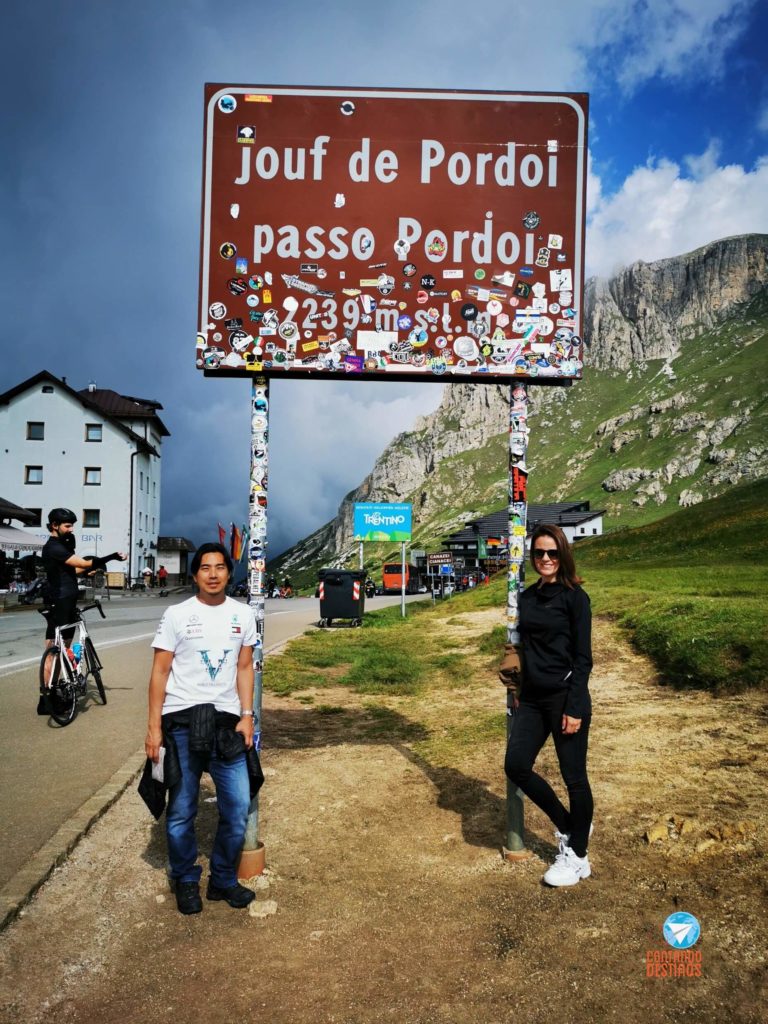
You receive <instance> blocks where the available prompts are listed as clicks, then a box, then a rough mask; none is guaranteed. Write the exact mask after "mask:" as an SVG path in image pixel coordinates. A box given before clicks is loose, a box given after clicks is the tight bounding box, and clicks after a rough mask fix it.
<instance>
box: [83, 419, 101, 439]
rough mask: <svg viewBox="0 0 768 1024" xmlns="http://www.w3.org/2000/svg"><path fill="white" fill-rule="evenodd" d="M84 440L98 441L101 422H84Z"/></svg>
mask: <svg viewBox="0 0 768 1024" xmlns="http://www.w3.org/2000/svg"><path fill="white" fill-rule="evenodd" d="M85 440H86V441H100V440H101V424H100V423H86V424H85Z"/></svg>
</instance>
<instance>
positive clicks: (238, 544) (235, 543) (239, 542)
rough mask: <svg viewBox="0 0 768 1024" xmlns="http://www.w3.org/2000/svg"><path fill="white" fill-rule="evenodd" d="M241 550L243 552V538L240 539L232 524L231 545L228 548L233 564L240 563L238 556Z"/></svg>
mask: <svg viewBox="0 0 768 1024" xmlns="http://www.w3.org/2000/svg"><path fill="white" fill-rule="evenodd" d="M242 550H243V538H242V536H241V534H240V531H239V530H238V528H237V527H236V526H235V524H234V523H232V543H231V547H230V551H229V553H230V555H232V560H233V561H235V562H239V561H240V555H241V553H242Z"/></svg>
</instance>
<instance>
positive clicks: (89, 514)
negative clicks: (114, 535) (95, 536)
mask: <svg viewBox="0 0 768 1024" xmlns="http://www.w3.org/2000/svg"><path fill="white" fill-rule="evenodd" d="M83 526H101V509H98V508H84V509H83Z"/></svg>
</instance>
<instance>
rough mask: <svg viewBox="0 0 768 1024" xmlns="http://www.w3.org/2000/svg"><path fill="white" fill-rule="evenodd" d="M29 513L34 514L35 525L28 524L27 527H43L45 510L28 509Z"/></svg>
mask: <svg viewBox="0 0 768 1024" xmlns="http://www.w3.org/2000/svg"><path fill="white" fill-rule="evenodd" d="M27 512H32V514H33V515H34V517H35V521H34V522H33V523H26V525H27V526H42V525H43V510H42V509H41V508H28V509H27Z"/></svg>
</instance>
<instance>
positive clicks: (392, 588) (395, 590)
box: [381, 562, 412, 594]
mask: <svg viewBox="0 0 768 1024" xmlns="http://www.w3.org/2000/svg"><path fill="white" fill-rule="evenodd" d="M411 585H412V584H411V567H410V565H408V563H407V562H406V564H405V592H406V594H410V593H411ZM381 587H382V590H383V591H384V593H385V594H399V593H400V592H401V590H402V587H403V567H402V565H401V564H400V562H385V563H384V565H382V567H381Z"/></svg>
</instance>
